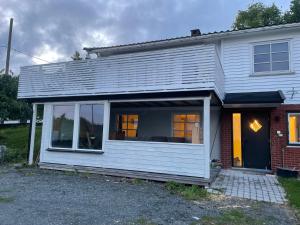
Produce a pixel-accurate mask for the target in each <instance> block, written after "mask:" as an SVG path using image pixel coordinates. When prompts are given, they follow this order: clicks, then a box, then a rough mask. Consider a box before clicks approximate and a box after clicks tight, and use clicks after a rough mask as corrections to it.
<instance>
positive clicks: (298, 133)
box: [288, 113, 300, 144]
mask: <svg viewBox="0 0 300 225" xmlns="http://www.w3.org/2000/svg"><path fill="white" fill-rule="evenodd" d="M288 121H289V123H288V125H289V143H290V144H300V113H289V115H288Z"/></svg>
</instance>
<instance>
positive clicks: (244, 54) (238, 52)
mask: <svg viewBox="0 0 300 225" xmlns="http://www.w3.org/2000/svg"><path fill="white" fill-rule="evenodd" d="M271 40H275V41H276V40H290V51H291V70H292V74H284V75H278V74H275V75H265V76H255V75H252V70H253V69H252V61H253V60H252V57H253V53H252V48H253V44H254V43H256V42H263V41H271ZM222 44H223V45H222V53H223V55H222V61H223V69H224V73H225V92H226V93H236V92H259V91H277V90H282V91H283V93H284V95H285V96H286V100H285V103H288V104H299V103H300V32H286V33H283V32H282V33H280V34H278V33H277V34H270V35H255V36H249V37H247V38H234V39H227V40H223V42H222ZM293 87H294V89H295V91H296V93H295V95H294V97H293V98H291V96H292V89H293Z"/></svg>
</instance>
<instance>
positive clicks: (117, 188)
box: [0, 167, 297, 225]
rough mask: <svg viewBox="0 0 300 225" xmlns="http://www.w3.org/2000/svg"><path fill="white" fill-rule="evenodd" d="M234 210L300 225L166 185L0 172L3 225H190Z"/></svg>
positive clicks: (281, 212) (286, 213) (258, 205)
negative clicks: (190, 197) (174, 192)
mask: <svg viewBox="0 0 300 225" xmlns="http://www.w3.org/2000/svg"><path fill="white" fill-rule="evenodd" d="M232 209H239V210H241V211H242V212H244V213H245V214H246V215H247V217H249V218H254V219H259V221H262V223H263V224H281V225H283V224H297V223H296V221H295V219H294V217H293V214H292V212H291V211H290V209H288V207H286V206H283V205H277V204H271V203H264V202H256V201H250V200H244V199H238V198H232V197H225V196H221V195H215V196H211V197H210V199H206V200H205V199H204V200H203V201H198V202H195V201H187V200H185V199H183V198H182V197H180V196H177V195H172V194H170V193H169V191H168V190H166V188H165V187H164V184H163V183H157V182H146V181H139V180H130V179H124V178H117V177H108V176H101V175H90V174H74V173H67V172H57V171H46V170H40V169H28V168H27V169H18V170H16V169H14V168H11V167H0V224H1V225H19V224H20V225H21V224H22V225H41V224H43V225H48V224H51V225H58V224H63V225H69V224H74V225H77V224H87V225H94V224H97V225H98V224H99V225H100V224H110V225H113V224H142V225H143V224H144V225H146V224H178V225H179V224H180V225H184V224H188V225H190V224H201V220H202V219H203V218H204V217H205V216H206V217H208V218H214V217H218V216H220V215H222V213H224V212H225V211H228V210H232Z"/></svg>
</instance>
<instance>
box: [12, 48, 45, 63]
mask: <svg viewBox="0 0 300 225" xmlns="http://www.w3.org/2000/svg"><path fill="white" fill-rule="evenodd" d="M11 49H12V50H13V51H15V52H18V53H20V54H23V55H26V56H29V57H31V58H34V59H38V60H41V61H44V62H46V63H51V62H49V61H47V60H45V59H41V58H39V57H36V56H33V55H30V54H28V53H25V52H23V51H20V50H17V49H15V48H11Z"/></svg>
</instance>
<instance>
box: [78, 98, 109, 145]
mask: <svg viewBox="0 0 300 225" xmlns="http://www.w3.org/2000/svg"><path fill="white" fill-rule="evenodd" d="M103 112H104V109H103V105H100V104H82V105H80V111H79V118H80V125H79V140H78V147H79V148H80V149H101V148H102V132H103Z"/></svg>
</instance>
